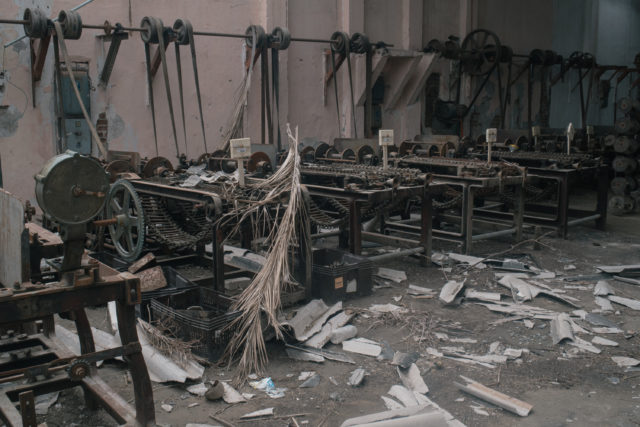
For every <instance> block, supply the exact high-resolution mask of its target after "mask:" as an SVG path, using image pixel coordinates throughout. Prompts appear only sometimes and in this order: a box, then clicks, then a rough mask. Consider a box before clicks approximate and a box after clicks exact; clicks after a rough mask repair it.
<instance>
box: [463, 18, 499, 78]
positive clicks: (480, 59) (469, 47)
mask: <svg viewBox="0 0 640 427" xmlns="http://www.w3.org/2000/svg"><path fill="white" fill-rule="evenodd" d="M502 53H503V52H502V44H501V43H500V39H499V38H498V36H497V35H496V34H495V33H494V32H493V31H489V30H483V29H477V30H474V31H472V32H470V33H469V34H467V36H466V37H465V38H464V40H463V41H462V52H461V59H462V67H463V68H462V69H463V71H464V72H465V73H467V74H470V75H473V76H483V75H486V74H488V73H490V72H491V71H493V70H494V68H495V67H496V66H497V65H498V63H499V62H500V61H501V60H502Z"/></svg>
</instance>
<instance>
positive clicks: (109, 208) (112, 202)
mask: <svg viewBox="0 0 640 427" xmlns="http://www.w3.org/2000/svg"><path fill="white" fill-rule="evenodd" d="M105 218H115V219H116V220H117V221H116V223H115V224H110V225H109V235H110V236H111V241H112V242H113V246H114V247H115V248H116V251H117V252H118V255H120V257H121V258H122V259H124V260H125V261H130V262H131V261H135V260H136V259H138V257H139V256H140V254H141V253H142V248H143V245H144V238H145V220H144V209H143V207H142V201H141V200H140V197H138V193H137V192H136V190H135V189H134V188H133V185H131V183H130V182H129V181H127V180H124V179H121V180H118V181H116V182H115V183H114V184H113V185H112V186H111V190H110V191H109V195H108V196H107V201H106V207H105Z"/></svg>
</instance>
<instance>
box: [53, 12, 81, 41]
mask: <svg viewBox="0 0 640 427" xmlns="http://www.w3.org/2000/svg"><path fill="white" fill-rule="evenodd" d="M58 22H59V23H60V25H61V26H62V34H63V35H64V38H65V39H67V40H78V39H79V38H80V36H81V35H82V18H81V17H80V14H79V13H78V12H75V11H73V10H61V11H60V13H59V14H58Z"/></svg>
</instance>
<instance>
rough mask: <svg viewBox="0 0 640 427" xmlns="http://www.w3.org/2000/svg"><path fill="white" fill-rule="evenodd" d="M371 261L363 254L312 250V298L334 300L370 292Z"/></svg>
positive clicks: (334, 250) (335, 250) (369, 293)
mask: <svg viewBox="0 0 640 427" xmlns="http://www.w3.org/2000/svg"><path fill="white" fill-rule="evenodd" d="M372 275H373V263H372V262H371V261H369V260H368V259H367V258H366V257H363V256H359V255H354V254H351V253H349V252H344V251H340V250H337V249H328V248H325V249H317V250H315V251H314V252H313V289H312V294H313V296H314V297H315V298H322V299H323V300H324V301H326V302H337V301H341V300H344V299H345V298H349V297H353V296H365V295H371V291H372V279H371V276H372Z"/></svg>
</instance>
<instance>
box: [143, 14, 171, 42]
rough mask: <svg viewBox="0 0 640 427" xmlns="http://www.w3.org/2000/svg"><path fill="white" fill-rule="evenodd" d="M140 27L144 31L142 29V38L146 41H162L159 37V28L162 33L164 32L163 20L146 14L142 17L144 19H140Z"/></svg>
mask: <svg viewBox="0 0 640 427" xmlns="http://www.w3.org/2000/svg"><path fill="white" fill-rule="evenodd" d="M140 28H142V31H140V38H141V39H142V41H143V42H145V43H152V44H156V43H158V42H159V41H160V39H159V38H158V29H159V30H160V33H161V34H163V33H164V25H163V23H162V20H160V19H158V18H154V17H153V16H145V17H144V18H142V21H140ZM165 41H166V40H165Z"/></svg>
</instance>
